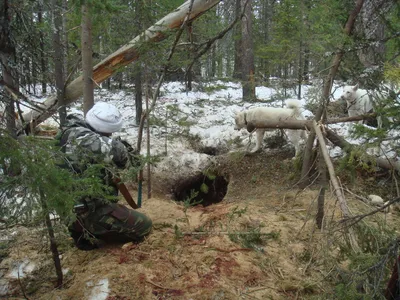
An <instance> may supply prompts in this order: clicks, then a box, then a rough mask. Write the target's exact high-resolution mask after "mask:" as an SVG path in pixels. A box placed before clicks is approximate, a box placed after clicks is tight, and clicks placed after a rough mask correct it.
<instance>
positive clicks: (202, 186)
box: [174, 174, 229, 206]
mask: <svg viewBox="0 0 400 300" xmlns="http://www.w3.org/2000/svg"><path fill="white" fill-rule="evenodd" d="M228 184H229V182H228V181H227V180H226V179H225V177H224V176H220V175H216V176H215V175H213V176H207V175H204V174H198V175H195V176H192V177H189V178H187V179H186V180H183V181H181V182H180V183H179V184H178V185H177V186H175V188H174V198H175V201H180V202H185V201H189V203H190V204H192V205H197V204H199V205H202V206H209V205H211V204H215V203H219V202H221V201H222V200H223V199H224V197H225V195H226V193H227V191H228Z"/></svg>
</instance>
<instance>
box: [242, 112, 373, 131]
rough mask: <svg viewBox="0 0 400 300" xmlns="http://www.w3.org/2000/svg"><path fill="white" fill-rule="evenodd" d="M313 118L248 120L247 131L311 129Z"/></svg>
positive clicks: (362, 117)
mask: <svg viewBox="0 0 400 300" xmlns="http://www.w3.org/2000/svg"><path fill="white" fill-rule="evenodd" d="M375 116H376V114H375V113H374V114H365V115H360V116H354V117H343V118H337V119H330V120H326V121H325V122H324V124H337V123H347V122H354V121H361V120H366V119H369V118H371V117H375ZM312 124H313V121H312V120H296V119H282V120H279V121H272V120H262V121H260V122H257V123H255V122H248V123H247V131H248V132H252V131H253V130H254V129H255V128H276V129H278V128H282V129H307V130H311V128H312V127H313V125H312Z"/></svg>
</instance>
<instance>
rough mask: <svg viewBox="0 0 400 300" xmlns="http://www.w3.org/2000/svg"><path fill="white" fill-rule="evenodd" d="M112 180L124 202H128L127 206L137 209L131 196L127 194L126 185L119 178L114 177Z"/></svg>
mask: <svg viewBox="0 0 400 300" xmlns="http://www.w3.org/2000/svg"><path fill="white" fill-rule="evenodd" d="M113 180H114V183H115V184H116V185H117V187H118V190H119V191H120V193H121V194H122V196H124V198H125V200H126V202H128V204H129V206H130V207H132V208H133V209H137V208H139V206H138V205H137V204H136V202H135V200H133V198H132V196H131V194H130V193H129V191H128V189H127V187H126V185H125V184H124V183H123V182H122V181H121V178H118V177H114V178H113Z"/></svg>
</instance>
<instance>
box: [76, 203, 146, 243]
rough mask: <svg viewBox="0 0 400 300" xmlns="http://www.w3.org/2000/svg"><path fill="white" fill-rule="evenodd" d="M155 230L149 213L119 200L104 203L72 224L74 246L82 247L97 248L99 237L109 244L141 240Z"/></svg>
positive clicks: (80, 216) (78, 216) (79, 216)
mask: <svg viewBox="0 0 400 300" xmlns="http://www.w3.org/2000/svg"><path fill="white" fill-rule="evenodd" d="M151 229H152V221H151V219H150V218H149V217H147V216H146V215H144V214H142V213H140V212H137V211H135V210H132V209H128V208H127V207H125V206H123V205H120V204H117V203H106V204H105V203H104V204H102V205H100V206H97V205H96V207H95V208H94V209H91V210H89V211H88V212H86V213H83V214H77V219H76V221H75V222H74V223H72V224H71V225H70V226H69V231H70V233H71V236H72V238H73V239H74V241H75V245H76V246H77V247H78V248H79V249H82V250H90V249H93V248H96V247H97V243H96V239H99V240H102V241H105V242H109V243H115V242H117V243H127V242H140V241H141V240H143V239H144V237H145V236H146V235H148V234H149V233H150V231H151Z"/></svg>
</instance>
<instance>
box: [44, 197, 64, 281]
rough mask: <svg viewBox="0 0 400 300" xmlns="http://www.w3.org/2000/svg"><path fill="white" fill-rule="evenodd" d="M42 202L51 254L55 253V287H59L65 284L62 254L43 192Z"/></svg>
mask: <svg viewBox="0 0 400 300" xmlns="http://www.w3.org/2000/svg"><path fill="white" fill-rule="evenodd" d="M40 202H41V204H42V210H43V215H44V219H45V222H46V227H47V232H48V234H49V238H50V250H51V254H52V255H53V261H54V267H55V268H56V274H57V284H56V286H55V287H56V288H58V287H61V286H62V285H63V273H62V268H61V261H60V254H59V252H58V247H57V243H56V238H55V235H54V228H53V224H51V220H50V216H49V211H48V208H47V204H46V201H45V199H44V194H43V193H40Z"/></svg>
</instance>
